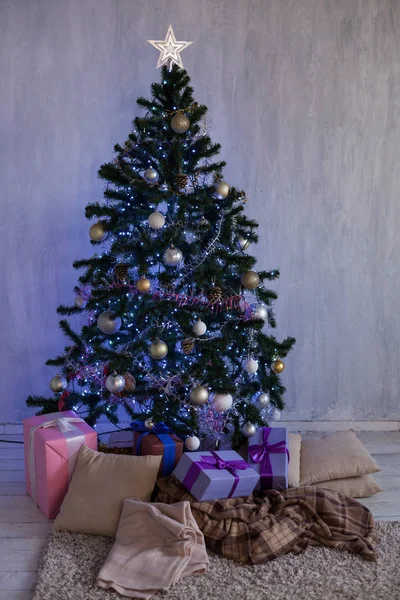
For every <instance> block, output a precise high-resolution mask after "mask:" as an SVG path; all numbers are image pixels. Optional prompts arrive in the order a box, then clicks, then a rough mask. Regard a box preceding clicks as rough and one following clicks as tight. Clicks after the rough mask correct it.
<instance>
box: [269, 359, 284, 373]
mask: <svg viewBox="0 0 400 600" xmlns="http://www.w3.org/2000/svg"><path fill="white" fill-rule="evenodd" d="M284 368H285V364H284V363H283V361H281V359H280V358H278V359H277V360H274V362H273V363H272V367H271V369H272V370H273V372H274V373H276V374H279V373H282V371H283V369H284Z"/></svg>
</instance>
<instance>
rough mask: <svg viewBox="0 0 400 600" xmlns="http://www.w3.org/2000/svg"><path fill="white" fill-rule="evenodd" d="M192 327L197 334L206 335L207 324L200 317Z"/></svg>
mask: <svg viewBox="0 0 400 600" xmlns="http://www.w3.org/2000/svg"><path fill="white" fill-rule="evenodd" d="M192 329H193V333H195V334H196V335H204V334H205V332H206V331H207V325H206V324H205V323H204V322H203V321H202V320H201V319H198V320H197V321H196V323H195V324H194V325H193V327H192Z"/></svg>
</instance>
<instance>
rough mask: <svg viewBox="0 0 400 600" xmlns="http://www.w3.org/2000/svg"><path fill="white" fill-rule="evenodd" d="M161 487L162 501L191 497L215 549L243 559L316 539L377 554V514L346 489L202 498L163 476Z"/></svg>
mask: <svg viewBox="0 0 400 600" xmlns="http://www.w3.org/2000/svg"><path fill="white" fill-rule="evenodd" d="M157 488H158V492H157V500H158V501H160V502H166V503H167V504H171V503H173V502H180V501H181V500H188V501H189V502H190V504H191V508H192V512H193V516H194V518H195V519H196V521H197V523H198V525H199V527H200V529H201V531H202V532H203V534H204V537H205V540H206V544H207V546H208V547H209V548H210V550H212V551H214V552H216V553H217V554H222V555H223V556H226V557H227V558H231V559H233V560H236V561H238V562H241V563H250V564H261V563H265V562H267V561H268V560H271V559H273V558H276V557H277V556H280V555H281V554H286V553H287V552H295V553H299V552H304V551H305V549H306V548H307V546H309V545H310V544H312V545H324V546H330V547H332V548H336V549H337V550H347V551H348V552H353V553H355V554H359V555H360V556H362V557H363V558H365V559H367V560H375V559H376V555H375V548H374V545H373V542H374V540H375V537H376V532H375V526H374V519H373V516H372V515H371V513H370V512H369V510H368V509H367V508H365V507H364V506H363V505H362V504H360V503H359V502H357V501H356V500H353V499H352V498H348V497H347V496H344V495H343V494H338V493H336V492H332V491H330V490H324V489H321V488H316V487H301V488H290V489H288V490H284V491H282V492H278V491H276V490H268V491H265V492H262V493H260V494H258V495H251V496H248V497H247V498H229V499H226V500H213V501H211V502H198V501H197V500H195V498H193V496H192V495H191V494H189V492H187V491H186V490H185V488H184V487H183V486H182V485H181V484H180V483H179V482H178V481H177V480H176V479H175V478H174V477H164V478H161V479H159V480H158V481H157Z"/></svg>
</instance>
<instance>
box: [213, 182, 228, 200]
mask: <svg viewBox="0 0 400 600" xmlns="http://www.w3.org/2000/svg"><path fill="white" fill-rule="evenodd" d="M229 190H230V187H229V185H228V184H227V183H226V182H225V181H219V182H218V183H217V184H216V185H215V190H214V198H216V199H217V200H225V198H226V197H227V196H228V194H229Z"/></svg>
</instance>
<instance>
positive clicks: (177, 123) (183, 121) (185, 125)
mask: <svg viewBox="0 0 400 600" xmlns="http://www.w3.org/2000/svg"><path fill="white" fill-rule="evenodd" d="M170 125H171V129H172V131H175V133H186V132H187V130H188V129H189V127H190V121H189V119H188V117H187V116H186V115H184V114H183V113H176V114H175V115H174V116H173V117H172V119H171V122H170Z"/></svg>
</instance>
